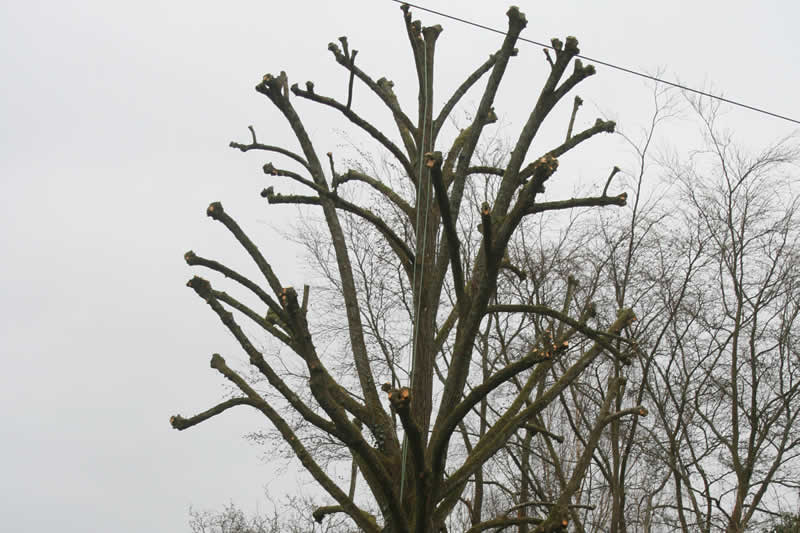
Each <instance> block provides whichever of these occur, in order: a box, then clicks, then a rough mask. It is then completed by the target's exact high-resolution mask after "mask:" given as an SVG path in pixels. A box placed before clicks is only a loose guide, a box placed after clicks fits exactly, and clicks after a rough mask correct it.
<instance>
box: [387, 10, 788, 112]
mask: <svg viewBox="0 0 800 533" xmlns="http://www.w3.org/2000/svg"><path fill="white" fill-rule="evenodd" d="M390 1H391V2H395V3H397V4H406V5H408V6H410V7H413V8H414V9H419V10H420V11H426V12H428V13H432V14H434V15H439V16H440V17H445V18H447V19H450V20H455V21H457V22H461V23H463V24H468V25H470V26H474V27H476V28H480V29H482V30H487V31H491V32H494V33H499V34H500V35H506V32H505V31H503V30H499V29H497V28H492V27H491V26H487V25H485V24H481V23H479V22H475V21H472V20H467V19H465V18H461V17H457V16H455V15H450V14H448V13H444V12H442V11H436V10H434V9H430V8H427V7H424V6H421V5H418V4H412V3H409V2H404V1H403V0H390ZM518 40H520V41H524V42H526V43H530V44H535V45H537V46H541V47H543V48H550V49H552V50H554V48H553V46H552V45H550V44H546V43H542V42H539V41H534V40H532V39H526V38H525V37H519V38H518ZM576 57H579V58H581V59H585V60H586V61H591V62H592V63H596V64H598V65H603V66H605V67H609V68H612V69H615V70H619V71H622V72H625V73H626V74H631V75H633V76H639V77H640V78H645V79H648V80H651V81H655V82H657V83H663V84H665V85H670V86H672V87H677V88H678V89H682V90H684V91H688V92H691V93H695V94H699V95H701V96H706V97H708V98H713V99H715V100H719V101H721V102H725V103H728V104H731V105H735V106H738V107H743V108H745V109H749V110H751V111H755V112H757V113H762V114H764V115H769V116H771V117H775V118H779V119H781V120H785V121H787V122H793V123H795V124H800V120H797V119H794V118H791V117H788V116H786V115H781V114H778V113H773V112H772V111H767V110H766V109H762V108H760V107H756V106H752V105H748V104H745V103H743V102H738V101H736V100H731V99H730V98H725V97H723V96H719V95H716V94H711V93H707V92H705V91H701V90H699V89H693V88H691V87H688V86H686V85H681V84H680V83H676V82H673V81H667V80H665V79H662V78H658V77H656V76H652V75H650V74H646V73H644V72H640V71H637V70H633V69H630V68H627V67H623V66H620V65H615V64H614V63H609V62H608V61H602V60H600V59H595V58H593V57H588V56H585V55H583V54H578V55H577V56H576Z"/></svg>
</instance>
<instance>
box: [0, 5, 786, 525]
mask: <svg viewBox="0 0 800 533" xmlns="http://www.w3.org/2000/svg"><path fill="white" fill-rule="evenodd" d="M419 1H420V3H421V4H423V5H425V6H428V7H431V8H433V9H439V10H444V11H449V12H452V13H453V14H457V15H460V16H463V17H465V18H470V19H474V20H476V21H480V22H482V23H484V24H487V25H491V26H496V27H501V28H504V27H505V22H506V19H505V11H506V8H507V7H508V5H507V4H506V3H501V2H487V1H485V0H483V1H462V2H446V1H434V0H419ZM517 4H518V5H519V6H520V8H521V10H522V11H523V12H525V13H526V15H527V17H528V20H529V24H528V27H527V29H526V30H525V32H524V34H523V35H524V36H526V37H528V38H531V39H535V40H548V39H549V38H550V37H553V36H559V37H562V38H563V37H564V36H566V35H576V36H578V38H579V39H580V43H581V49H582V51H583V52H584V53H585V54H586V55H588V56H593V57H597V58H599V59H604V60H607V61H613V62H617V63H620V64H623V65H626V66H630V67H633V68H640V69H645V70H648V71H651V72H654V71H656V70H657V69H658V68H664V69H666V73H665V76H667V77H668V78H671V79H675V78H676V77H679V78H680V79H681V80H682V81H683V82H685V83H688V84H691V85H696V86H706V85H708V84H709V83H710V84H712V85H713V87H714V88H715V89H717V90H719V91H722V92H724V93H725V94H726V95H727V96H729V97H732V98H737V99H741V100H743V101H746V102H749V103H752V104H754V105H763V106H765V107H768V108H770V109H773V110H774V111H776V112H779V113H784V114H787V115H790V116H794V117H800V103H798V99H797V90H798V86H800V68H798V66H797V65H798V64H800V37H798V32H797V21H798V20H800V8H798V4H797V3H796V2H790V1H763V2H757V3H756V2H744V1H740V2H731V1H721V0H720V1H703V2H698V1H692V2H689V1H673V2H666V3H665V2H643V1H641V0H637V1H624V2H623V1H608V2H579V1H574V0H572V1H570V0H562V1H560V2H539V1H533V0H518V1H517ZM398 7H399V6H398V5H397V4H395V3H393V2H389V1H388V0H346V1H338V2H302V1H297V2H273V1H266V0H262V1H259V2H253V1H241V2H229V3H222V2H202V1H201V2H197V1H195V2H188V1H183V0H173V1H170V2H153V1H148V0H141V1H139V2H109V1H107V0H106V1H96V2H93V1H85V0H84V1H80V0H77V1H73V2H56V1H49V2H48V1H35V0H31V1H25V2H20V1H11V0H3V2H2V5H1V6H0V72H2V77H1V79H2V83H0V94H2V98H1V99H0V123H1V124H2V128H1V129H0V179H2V188H3V194H2V209H0V258H2V263H0V274H1V276H0V301H1V302H2V307H0V356H2V363H3V365H2V366H3V372H2V373H0V435H2V438H1V439H0V516H1V517H2V519H1V520H2V524H1V525H0V529H3V530H4V531H14V532H39V531H48V530H57V531H59V532H61V533H70V532H85V531H118V532H121V533H127V532H138V531H149V532H174V531H187V530H188V526H187V509H188V507H189V505H194V506H196V507H199V508H207V507H218V506H220V505H222V504H224V503H226V502H228V501H231V500H233V501H235V502H237V503H239V504H241V505H242V506H243V507H245V508H246V509H255V508H256V507H257V506H260V507H261V508H262V509H263V508H265V506H266V505H267V504H266V502H265V500H264V499H263V497H262V494H263V491H262V487H263V486H264V485H265V484H268V483H269V480H270V478H271V476H272V474H273V469H274V465H270V464H268V463H267V462H265V460H264V455H265V454H269V453H270V451H269V450H265V449H263V448H258V447H256V446H254V445H251V444H249V443H248V442H246V441H244V440H243V439H242V436H243V435H244V434H245V433H247V432H249V431H253V430H255V429H258V428H259V427H262V426H261V424H262V421H261V419H260V418H258V417H256V416H255V415H253V414H251V413H248V412H247V411H244V410H239V411H237V412H230V413H228V414H226V415H225V416H223V417H219V418H217V419H214V420H213V421H210V422H208V423H205V424H202V425H201V426H199V427H196V428H193V429H191V430H189V431H186V432H182V433H179V432H176V431H174V430H172V429H171V428H170V426H169V423H168V418H169V416H170V415H172V414H175V413H181V414H183V415H187V416H188V415H190V414H193V413H195V412H197V411H200V410H204V409H206V408H208V407H210V406H211V405H213V404H214V403H216V402H217V401H218V400H219V399H220V398H221V397H222V395H223V394H224V388H223V384H222V380H221V378H220V377H219V376H218V375H217V374H216V373H215V372H213V371H212V370H210V369H209V368H208V361H209V357H210V354H211V353H213V352H220V353H222V354H223V355H225V356H226V357H228V358H231V359H235V358H240V359H241V360H244V358H243V357H242V355H241V353H240V351H239V350H238V349H237V347H236V346H235V345H234V342H233V341H232V339H231V338H230V337H229V335H228V334H227V333H226V332H225V331H224V329H223V326H222V325H221V324H219V322H218V320H217V319H216V317H215V316H213V315H212V313H211V312H210V311H209V309H208V308H207V306H206V305H205V304H204V303H203V302H202V301H200V300H199V299H198V298H197V297H196V296H195V295H194V293H193V292H192V291H190V290H189V289H187V288H186V287H185V286H184V284H185V282H186V280H187V279H188V278H189V277H190V276H191V275H192V273H191V270H190V269H189V268H188V267H187V266H186V265H185V264H184V263H183V260H182V255H183V252H185V251H186V250H189V249H194V250H196V251H197V252H198V253H202V254H204V255H209V256H214V257H216V258H219V259H224V260H227V261H229V262H231V263H232V264H234V265H237V266H239V265H243V264H246V262H245V261H244V257H243V254H242V252H240V251H239V250H238V249H237V248H236V246H234V245H233V244H232V243H231V239H230V238H229V236H228V235H227V234H226V233H225V232H224V230H223V229H222V228H221V227H220V226H219V225H218V224H214V223H213V222H212V221H210V220H209V219H207V218H206V217H205V208H206V206H207V205H208V203H209V202H211V201H215V200H220V201H222V202H223V203H224V204H225V206H226V209H227V210H229V211H231V212H234V214H235V216H236V217H237V219H238V220H239V221H240V223H241V224H242V225H243V226H245V228H247V229H250V231H251V233H252V236H253V237H254V238H256V239H257V240H258V242H259V244H260V245H261V246H262V249H264V250H265V251H266V252H267V253H268V255H269V257H270V259H271V260H272V261H273V264H274V266H275V268H276V269H277V270H278V272H279V273H280V274H281V275H284V276H285V277H288V278H292V279H293V280H294V281H296V283H297V284H301V283H302V281H303V280H302V277H301V275H300V274H299V272H300V265H299V264H298V263H299V262H298V260H297V258H296V257H295V255H294V249H293V248H291V247H289V246H288V245H286V244H285V242H284V240H283V239H282V238H281V237H280V236H279V235H278V233H277V232H276V231H275V229H276V228H278V229H280V228H282V227H285V226H283V225H282V224H283V222H282V220H283V219H285V218H291V216H292V213H293V212H292V211H290V210H285V211H282V212H281V213H282V214H280V215H276V214H275V212H274V211H273V212H268V211H267V209H266V207H265V203H264V201H263V200H262V199H261V198H260V197H259V196H258V192H259V191H260V190H261V188H262V187H263V186H264V185H265V183H266V181H265V180H264V176H263V175H262V174H261V172H260V167H261V165H262V164H263V163H264V162H266V159H264V158H263V157H262V156H261V155H254V154H245V155H243V154H241V153H239V152H236V151H233V150H231V149H229V148H227V144H228V142H229V141H231V140H234V139H235V140H242V141H245V140H247V138H248V137H247V135H248V133H247V130H246V127H247V125H248V124H254V125H255V126H256V128H257V131H258V133H259V137H260V140H263V141H265V142H267V141H269V142H270V143H271V144H282V143H285V144H289V146H294V144H293V142H292V141H291V139H290V137H289V136H288V134H287V130H286V128H285V127H284V126H283V124H282V123H281V122H280V120H279V117H278V115H277V114H276V113H275V112H274V111H273V109H272V108H271V107H270V105H269V103H268V102H267V101H266V100H265V98H264V97H262V96H260V95H258V94H256V93H255V92H254V91H253V86H254V85H255V84H256V83H257V82H258V81H259V80H260V78H261V77H262V75H263V74H264V73H266V72H276V73H277V72H279V71H280V70H282V69H285V70H286V71H287V72H288V74H289V78H290V81H299V82H301V83H302V82H303V81H305V80H306V79H314V81H315V82H316V84H317V88H318V90H320V91H324V92H326V93H328V94H337V95H340V96H341V94H342V93H343V91H344V87H345V84H346V81H345V76H344V73H343V72H342V71H341V70H340V68H339V67H338V66H337V65H335V63H334V62H333V61H332V58H331V56H330V54H329V53H328V52H327V50H326V46H327V43H328V42H329V41H332V40H335V39H336V38H337V37H338V36H340V35H348V36H349V38H350V42H351V45H352V46H353V47H355V48H357V49H358V50H359V55H358V60H359V62H360V63H361V65H362V66H363V67H364V68H365V69H367V70H368V71H369V72H372V73H373V74H374V76H375V77H376V78H377V77H380V76H382V75H386V76H388V77H389V78H391V79H393V80H394V81H395V83H396V85H397V90H398V92H399V94H400V96H401V97H405V98H406V100H405V103H406V105H407V106H409V105H415V103H414V101H413V98H412V99H409V96H413V95H411V93H410V92H409V91H410V89H411V88H412V87H413V82H412V79H411V77H410V76H411V74H412V69H411V66H412V65H411V61H410V59H409V57H410V56H409V53H408V50H407V47H408V45H407V42H406V36H405V33H404V29H403V27H402V22H401V17H400V11H399V9H398ZM415 16H416V17H420V18H422V20H423V23H424V24H426V25H431V24H437V23H440V24H442V25H443V26H444V28H445V32H444V33H443V34H442V36H441V37H440V40H439V43H440V46H439V56H438V59H437V61H438V63H437V68H439V69H440V70H439V73H438V76H439V78H438V81H439V82H440V83H441V85H440V86H443V87H445V88H446V89H449V88H451V87H454V86H455V85H457V83H459V81H460V79H462V78H463V77H464V76H465V75H466V74H467V73H468V72H469V71H470V70H471V69H472V68H474V66H475V65H477V64H479V63H480V62H482V61H483V60H484V59H485V57H486V56H487V55H488V54H489V53H491V52H493V51H494V50H495V49H496V48H497V46H498V45H499V43H500V42H501V39H502V38H501V37H500V36H498V35H495V34H491V33H488V32H485V31H480V30H476V29H474V28H470V27H466V26H463V25H460V24H458V23H455V22H451V21H447V20H442V19H440V18H439V17H436V16H434V15H428V14H424V13H420V12H415ZM520 49H521V54H520V57H519V58H517V59H516V60H514V62H513V63H512V67H511V69H512V78H511V79H510V84H509V86H508V87H506V88H505V89H504V92H503V93H501V99H500V101H499V102H500V103H499V104H498V106H497V107H498V114H500V115H501V117H504V119H506V120H507V122H508V123H509V124H511V126H510V127H511V128H512V130H513V124H514V118H515V114H514V113H519V112H524V113H526V114H527V112H528V111H529V106H528V105H527V104H526V102H528V103H530V102H531V101H532V100H531V98H532V96H531V95H532V94H536V93H537V92H538V86H539V84H540V83H541V80H542V79H543V78H542V76H543V72H544V70H543V68H544V62H543V60H542V59H543V58H542V54H541V51H540V50H539V49H538V48H537V47H535V46H527V45H525V44H522V45H521V46H520ZM582 87H583V86H582ZM579 92H580V94H581V96H583V97H584V99H585V100H587V102H588V103H589V104H590V105H589V106H587V108H588V111H586V113H585V115H582V119H583V120H586V121H593V120H594V115H596V113H597V111H596V110H598V109H600V110H602V111H603V112H605V113H609V114H610V115H611V116H613V117H614V118H615V119H616V120H617V121H618V122H619V124H620V125H621V126H622V127H623V128H625V127H628V128H636V127H638V126H640V125H642V124H643V123H644V122H645V120H646V119H645V116H644V115H643V111H646V110H647V103H648V100H649V94H650V93H649V89H648V88H647V86H646V85H645V84H643V83H642V82H641V81H640V80H637V79H633V78H631V77H629V76H625V75H622V74H619V73H616V72H612V71H609V70H608V69H605V68H599V69H598V76H596V77H594V78H593V79H592V80H590V81H588V82H587V83H586V85H585V89H584V88H582V89H581V91H579ZM362 96H366V94H365V93H364V92H363V91H362V92H360V93H357V97H362ZM439 97H440V98H442V96H441V93H440V96H439ZM357 102H360V100H357ZM300 107H301V111H303V112H304V116H305V117H306V119H307V121H308V124H309V129H310V130H311V132H312V134H313V135H315V138H316V139H319V140H320V141H319V143H318V144H319V147H320V150H321V151H322V152H325V151H327V150H328V149H335V147H336V143H338V142H340V141H339V140H337V137H336V134H335V130H334V128H339V127H341V126H342V122H341V121H335V120H334V119H335V118H336V117H334V115H333V114H332V113H329V112H320V111H319V110H317V109H315V108H313V107H309V106H308V105H301V106H300ZM726 124H727V125H728V126H729V127H731V128H732V129H734V130H735V131H736V132H737V133H739V134H741V135H742V136H743V139H745V140H746V141H748V142H752V143H758V142H765V141H767V140H769V139H772V138H775V137H778V136H780V135H783V134H787V133H789V132H791V131H792V130H794V129H795V128H794V127H793V126H792V125H791V124H788V123H785V122H781V121H779V120H776V119H772V118H767V117H762V116H759V115H757V114H754V113H751V112H747V111H737V110H731V111H730V113H729V114H728V115H727V116H726ZM328 145H330V146H331V147H330V148H327V147H326V146H328ZM604 146H612V145H604ZM615 146H618V145H615ZM614 155H615V154H613V153H611V154H609V153H606V154H605V157H606V160H604V161H603V162H602V165H603V166H605V167H607V166H608V164H609V161H610V160H612V159H613V157H614ZM620 157H622V156H620ZM237 261H238V263H237ZM289 472H291V468H290V469H289ZM287 478H291V476H285V477H284V478H283V479H284V480H285V479H287ZM275 485H276V484H275V483H273V487H272V488H273V489H274V490H277V491H279V490H280V489H281V488H282V487H281V486H275Z"/></svg>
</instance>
